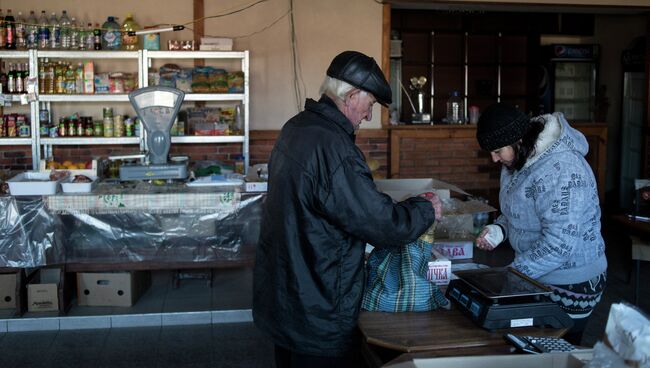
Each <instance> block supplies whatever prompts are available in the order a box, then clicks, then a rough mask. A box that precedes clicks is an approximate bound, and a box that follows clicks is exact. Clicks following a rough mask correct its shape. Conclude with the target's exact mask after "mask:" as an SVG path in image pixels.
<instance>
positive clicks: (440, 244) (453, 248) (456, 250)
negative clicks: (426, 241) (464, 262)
mask: <svg viewBox="0 0 650 368" xmlns="http://www.w3.org/2000/svg"><path fill="white" fill-rule="evenodd" d="M433 247H434V249H436V250H437V251H438V252H440V254H442V255H443V256H445V257H447V258H449V259H450V260H456V259H472V257H473V256H474V241H473V240H449V239H445V240H436V241H434V242H433Z"/></svg>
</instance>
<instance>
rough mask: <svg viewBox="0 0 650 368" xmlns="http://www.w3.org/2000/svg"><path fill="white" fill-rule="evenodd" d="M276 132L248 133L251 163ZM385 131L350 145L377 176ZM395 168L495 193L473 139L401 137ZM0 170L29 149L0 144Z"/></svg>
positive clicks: (58, 150)
mask: <svg viewBox="0 0 650 368" xmlns="http://www.w3.org/2000/svg"><path fill="white" fill-rule="evenodd" d="M278 133H279V131H277V130H257V131H251V134H250V163H251V165H254V164H258V163H265V162H267V161H268V158H269V155H270V154H271V149H272V148H273V144H274V143H275V140H276V138H277V136H278ZM388 135H389V132H388V131H387V130H383V129H362V130H360V132H359V135H358V136H357V140H356V143H357V145H358V146H359V148H360V149H361V150H362V151H363V153H364V154H365V155H366V158H371V159H375V160H377V162H378V163H379V169H378V170H377V171H376V172H375V174H376V176H377V177H390V174H389V172H390V154H389V146H390V140H389V137H388ZM240 150H241V145H240V144H237V143H231V144H175V145H172V147H171V150H170V154H171V155H189V156H190V158H191V161H197V160H219V161H221V162H224V163H226V164H232V162H233V160H234V159H235V156H237V155H239V154H240ZM137 152H138V147H137V146H136V145H98V146H54V149H53V154H54V157H55V159H56V160H57V161H59V162H63V161H66V160H70V161H73V162H83V161H88V160H90V159H92V158H93V157H98V156H109V155H121V154H133V153H137ZM400 152H401V153H400V157H401V158H400V164H399V165H400V170H399V174H396V175H394V177H402V178H430V177H433V178H437V179H440V180H445V181H448V182H451V183H453V184H456V185H458V186H460V187H461V188H463V189H465V190H467V191H468V192H470V193H472V194H476V195H481V196H483V197H485V198H488V199H490V203H496V198H497V197H498V169H499V167H498V165H494V164H492V163H491V162H490V160H489V157H488V155H487V154H486V153H484V152H481V150H480V149H479V148H478V145H477V144H476V140H475V139H474V138H473V137H465V138H462V137H454V138H453V140H452V139H448V138H444V137H443V138H440V139H433V140H432V139H431V138H429V137H426V136H421V137H411V138H404V139H403V140H402V142H401V144H400ZM0 169H13V170H29V169H31V149H30V148H29V147H12V146H0Z"/></svg>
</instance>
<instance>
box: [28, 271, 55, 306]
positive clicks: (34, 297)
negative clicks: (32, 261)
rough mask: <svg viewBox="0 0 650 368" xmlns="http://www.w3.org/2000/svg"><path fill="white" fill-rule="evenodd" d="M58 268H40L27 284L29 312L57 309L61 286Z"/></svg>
mask: <svg viewBox="0 0 650 368" xmlns="http://www.w3.org/2000/svg"><path fill="white" fill-rule="evenodd" d="M61 273H62V270H61V269H60V268H41V269H39V270H37V271H36V274H35V275H34V276H33V277H32V278H31V280H30V281H29V283H28V284H27V310H28V311H29V312H52V311H58V310H59V309H60V308H59V305H60V303H59V302H60V298H59V297H60V294H59V289H60V287H61Z"/></svg>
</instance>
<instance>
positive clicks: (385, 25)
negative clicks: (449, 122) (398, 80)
mask: <svg viewBox="0 0 650 368" xmlns="http://www.w3.org/2000/svg"><path fill="white" fill-rule="evenodd" d="M382 10H383V14H382V32H381V68H382V69H383V70H384V75H385V76H386V79H387V80H389V81H390V4H384V5H383V9H382ZM393 92H395V91H393ZM397 93H401V91H397ZM394 98H395V97H394V96H393V99H394ZM389 119H390V111H389V110H388V108H385V107H384V108H382V109H381V126H382V127H387V126H388V125H390V123H389Z"/></svg>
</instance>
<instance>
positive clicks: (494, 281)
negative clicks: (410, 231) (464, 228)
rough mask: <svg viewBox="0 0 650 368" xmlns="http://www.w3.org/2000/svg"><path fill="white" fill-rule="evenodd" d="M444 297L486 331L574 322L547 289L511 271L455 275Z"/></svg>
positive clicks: (557, 326)
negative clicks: (551, 297) (554, 300)
mask: <svg viewBox="0 0 650 368" xmlns="http://www.w3.org/2000/svg"><path fill="white" fill-rule="evenodd" d="M454 275H456V276H457V277H458V279H455V280H452V281H451V282H450V283H449V286H448V287H447V291H446V296H447V298H448V299H449V300H451V301H452V302H454V303H455V304H456V305H457V306H458V308H459V309H460V310H461V311H462V312H463V313H464V314H465V315H467V316H468V317H469V318H470V319H472V320H473V321H474V322H475V323H476V324H478V325H479V326H481V327H483V328H485V329H487V330H496V329H502V328H513V327H530V326H540V327H541V326H551V327H553V328H570V327H572V326H573V321H572V320H571V318H570V317H569V315H568V314H566V313H565V312H564V311H563V310H562V309H561V308H560V306H559V305H557V304H556V303H555V302H553V301H552V300H551V299H550V297H549V295H550V294H551V293H552V292H553V291H552V290H550V289H549V288H547V287H546V286H544V285H542V284H540V283H538V282H537V281H535V280H533V279H531V278H529V277H527V276H526V275H524V274H522V273H520V272H518V271H517V270H515V269H513V268H510V267H503V268H484V269H477V270H465V271H456V272H454Z"/></svg>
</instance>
